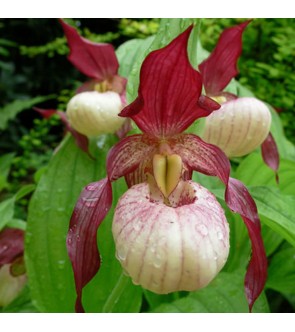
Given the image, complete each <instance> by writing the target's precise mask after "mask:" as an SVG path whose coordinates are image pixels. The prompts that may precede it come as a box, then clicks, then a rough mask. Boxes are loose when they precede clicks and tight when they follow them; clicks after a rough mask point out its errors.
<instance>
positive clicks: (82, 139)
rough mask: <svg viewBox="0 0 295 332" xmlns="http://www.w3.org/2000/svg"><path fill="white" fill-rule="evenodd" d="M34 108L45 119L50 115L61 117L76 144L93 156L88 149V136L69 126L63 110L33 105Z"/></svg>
mask: <svg viewBox="0 0 295 332" xmlns="http://www.w3.org/2000/svg"><path fill="white" fill-rule="evenodd" d="M34 110H35V111H37V112H38V113H39V114H41V115H42V116H43V117H44V118H45V119H49V118H50V117H51V116H53V115H55V114H56V115H58V116H59V117H60V119H61V121H62V122H63V124H64V125H65V127H66V129H67V130H68V131H69V132H70V133H71V134H72V136H73V137H74V139H75V142H76V145H77V146H78V147H79V148H80V149H81V150H82V151H84V152H85V153H87V154H88V156H89V157H90V158H91V159H93V157H92V156H91V154H90V152H89V149H88V145H89V141H88V137H87V136H85V135H83V134H80V133H79V132H77V131H76V130H75V129H74V128H72V127H71V125H70V123H69V121H68V119H67V115H66V113H65V112H61V111H58V110H54V109H47V110H46V109H42V108H38V107H34Z"/></svg>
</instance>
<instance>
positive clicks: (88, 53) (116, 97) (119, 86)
mask: <svg viewBox="0 0 295 332" xmlns="http://www.w3.org/2000/svg"><path fill="white" fill-rule="evenodd" d="M60 23H61V25H62V27H63V30H64V33H65V35H66V38H67V40H68V44H69V46H70V51H71V52H70V55H69V57H68V59H69V61H70V62H71V63H72V64H73V65H74V66H75V67H76V68H77V69H78V70H79V71H80V72H81V73H83V74H84V75H86V76H88V77H90V78H91V80H90V81H88V82H86V83H84V84H83V85H82V87H80V88H79V89H78V91H77V92H78V94H77V95H76V96H74V97H73V98H72V99H71V100H70V102H69V103H68V106H67V112H66V113H67V117H68V120H69V122H70V125H71V127H72V128H74V129H75V130H77V131H78V132H79V133H81V134H83V135H85V136H87V137H91V136H98V135H100V134H104V133H115V132H116V131H117V130H119V129H120V127H122V125H123V123H124V119H122V118H120V117H119V116H118V114H119V113H120V111H121V110H122V108H123V106H125V104H126V97H125V94H126V91H125V88H126V79H125V78H123V77H121V76H119V75H118V69H119V63H118V60H117V57H116V54H115V50H114V47H113V46H112V45H111V44H103V43H93V42H91V41H89V40H87V39H85V38H83V37H81V36H80V35H79V34H78V32H77V31H76V29H75V28H73V27H71V26H70V25H68V24H66V23H65V22H64V21H63V20H60ZM85 91H86V92H85Z"/></svg>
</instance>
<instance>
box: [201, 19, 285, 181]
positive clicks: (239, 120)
mask: <svg viewBox="0 0 295 332" xmlns="http://www.w3.org/2000/svg"><path fill="white" fill-rule="evenodd" d="M249 23H250V21H246V22H244V23H242V24H240V25H237V26H234V27H231V28H228V29H226V30H224V31H223V32H222V34H221V35H220V37H219V40H218V43H217V45H216V47H215V48H214V50H213V51H212V53H211V55H210V56H209V57H208V58H207V59H206V60H204V61H203V62H202V63H201V64H200V65H199V70H200V72H201V74H202V77H203V83H204V88H205V91H206V95H207V96H210V97H211V98H213V99H214V100H216V101H218V102H219V103H220V104H221V108H220V109H219V110H218V111H217V112H214V113H213V114H211V115H210V116H208V117H207V119H206V122H205V127H204V131H203V133H202V134H201V137H202V138H203V139H204V140H205V141H206V142H208V143H212V144H215V145H217V146H219V147H220V148H221V149H222V150H223V151H224V152H225V153H226V155H227V156H228V157H239V156H244V155H246V154H248V153H250V152H252V151H253V150H255V149H256V148H257V147H259V146H260V145H261V150H262V157H263V159H264V162H265V163H266V164H267V165H268V166H269V167H270V168H271V169H273V170H274V171H275V173H276V178H277V181H278V175H277V171H278V167H279V154H278V150H277V146H276V143H275V141H274V138H273V136H272V134H271V133H270V125H271V114H270V111H269V109H268V107H267V106H266V105H265V104H264V103H263V102H262V101H260V100H258V99H256V98H252V97H244V98H237V96H235V95H233V94H231V93H228V92H224V91H223V90H224V89H225V87H226V86H227V85H228V84H229V82H230V81H231V79H232V78H234V77H235V76H236V75H237V74H238V69H237V61H238V58H239V56H240V55H241V52H242V34H243V32H244V30H245V28H246V27H247V25H248V24H249Z"/></svg>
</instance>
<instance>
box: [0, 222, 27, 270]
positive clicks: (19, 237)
mask: <svg viewBox="0 0 295 332" xmlns="http://www.w3.org/2000/svg"><path fill="white" fill-rule="evenodd" d="M23 252H24V231H23V230H21V229H16V228H4V229H3V230H2V231H1V232H0V267H1V266H2V265H4V264H10V263H12V262H13V261H14V260H15V259H16V258H17V257H19V256H20V255H22V254H23Z"/></svg>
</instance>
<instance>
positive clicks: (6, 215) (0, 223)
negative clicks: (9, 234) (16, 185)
mask: <svg viewBox="0 0 295 332" xmlns="http://www.w3.org/2000/svg"><path fill="white" fill-rule="evenodd" d="M14 203H15V197H11V198H8V199H6V200H5V201H3V202H1V203H0V231H1V230H2V229H3V227H5V226H6V224H7V223H8V222H9V221H10V220H11V219H12V218H13V214H14Z"/></svg>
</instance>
